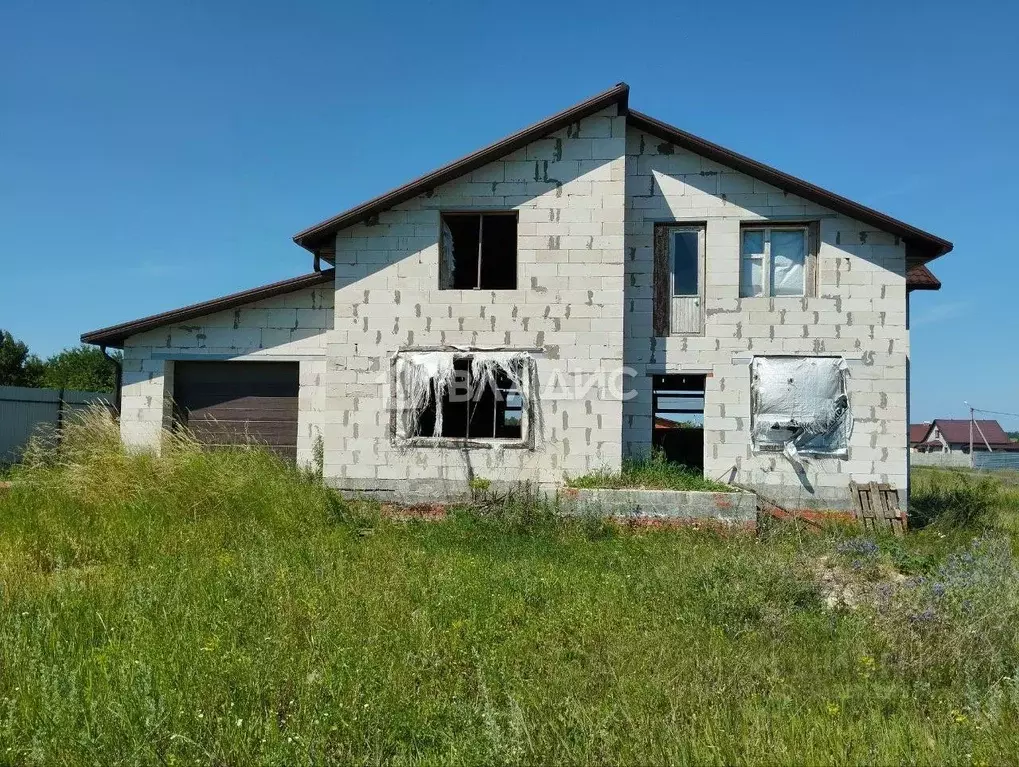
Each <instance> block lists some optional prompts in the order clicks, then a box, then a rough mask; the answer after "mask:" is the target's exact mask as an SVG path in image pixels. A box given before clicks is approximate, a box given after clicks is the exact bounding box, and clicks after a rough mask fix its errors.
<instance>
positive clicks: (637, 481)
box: [567, 451, 732, 493]
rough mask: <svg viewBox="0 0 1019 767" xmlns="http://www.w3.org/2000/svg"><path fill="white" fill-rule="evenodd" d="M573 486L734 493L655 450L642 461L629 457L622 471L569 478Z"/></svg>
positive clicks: (642, 457) (598, 472)
mask: <svg viewBox="0 0 1019 767" xmlns="http://www.w3.org/2000/svg"><path fill="white" fill-rule="evenodd" d="M567 484H568V485H569V486H570V487H584V488H597V487H604V488H613V489H619V488H642V489H647V490H702V491H704V490H706V491H711V492H721V493H725V492H732V488H731V487H730V486H728V485H724V484H722V483H721V482H716V481H714V480H712V479H709V478H708V477H705V476H704V474H703V473H702V472H700V471H697V470H696V469H691V468H689V467H687V466H683V465H682V464H678V463H673V462H671V461H669V460H668V459H666V457H665V453H663V452H661V451H654V452H652V453H650V454H649V455H645V456H641V457H639V458H627V459H626V460H624V461H623V467H622V470H621V471H618V472H614V471H597V472H592V473H590V474H584V475H583V476H580V477H567Z"/></svg>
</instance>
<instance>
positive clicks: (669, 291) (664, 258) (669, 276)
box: [651, 221, 708, 338]
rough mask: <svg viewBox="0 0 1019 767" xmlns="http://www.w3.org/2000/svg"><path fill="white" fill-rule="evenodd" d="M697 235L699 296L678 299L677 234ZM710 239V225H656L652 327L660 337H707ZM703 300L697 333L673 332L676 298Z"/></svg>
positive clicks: (667, 223)
mask: <svg viewBox="0 0 1019 767" xmlns="http://www.w3.org/2000/svg"><path fill="white" fill-rule="evenodd" d="M675 232H696V233H697V288H698V292H697V294H696V295H695V296H694V295H690V296H686V295H684V296H677V295H676V290H675V279H676V268H675V267H676V263H675V262H676V254H675V248H674V247H673V245H674V241H673V237H672V235H673V233H675ZM707 239H708V225H707V222H706V221H661V222H657V223H656V224H655V225H654V237H653V250H654V254H653V258H654V262H653V268H652V318H651V322H652V326H653V330H654V334H655V336H656V337H659V338H663V337H666V336H680V337H689V336H700V335H704V304H705V300H706V297H707V277H708V275H707ZM694 297H696V298H698V299H700V302H701V303H700V308H701V316H700V324H699V326H698V328H697V330H692V331H689V332H685V333H682V332H673V330H672V301H673V299H674V298H694Z"/></svg>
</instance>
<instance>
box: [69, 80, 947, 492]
mask: <svg viewBox="0 0 1019 767" xmlns="http://www.w3.org/2000/svg"><path fill="white" fill-rule="evenodd" d="M628 92H629V89H628V87H627V86H626V85H625V84H620V85H618V86H616V87H614V88H612V89H610V90H608V91H606V92H604V93H602V94H599V95H597V96H595V97H593V98H591V99H589V100H587V101H584V102H582V103H580V104H577V105H576V106H574V107H571V108H570V109H567V110H566V111H564V112H561V113H559V114H557V115H555V116H553V117H550V118H548V119H547V120H544V121H542V122H539V123H537V124H535V125H532V126H530V127H528V128H525V129H524V130H522V131H520V132H519V133H516V134H514V135H512V136H510V137H509V138H507V139H504V140H503V141H500V142H498V143H496V144H493V145H491V146H489V147H487V148H485V149H482V150H480V151H478V152H475V153H474V154H471V155H469V156H467V157H464V158H462V159H460V160H457V161H456V162H453V163H451V164H449V165H447V166H445V167H443V168H440V169H438V170H436V171H434V172H432V173H429V174H428V175H426V176H423V177H422V178H420V179H417V180H415V181H412V182H410V183H409V184H407V185H405V186H403V187H400V188H398V189H396V190H394V191H392V192H389V193H387V194H384V195H382V196H380V197H377V198H375V199H373V200H370V201H368V202H366V203H364V204H362V205H359V206H357V207H356V208H353V209H351V210H349V211H346V212H344V213H341V214H339V215H337V216H335V217H334V218H331V219H329V220H328V221H325V222H323V223H321V224H318V225H316V226H313V227H311V228H310V229H307V230H305V231H303V232H301V233H299V234H298V235H297V236H296V237H295V238H294V239H295V241H296V242H297V243H298V244H299V245H301V246H302V247H304V248H306V249H307V250H308V251H310V252H311V253H312V254H313V257H314V262H315V266H316V272H314V273H312V274H309V275H306V276H304V277H299V278H296V279H293V280H287V281H284V282H281V283H276V284H274V285H269V286H266V287H263V288H257V289H255V290H252V291H247V292H245V293H239V294H236V295H233V296H226V297H224V298H219V299H215V300H213V301H210V302H208V303H205V304H199V305H196V306H191V307H187V308H184V309H180V310H176V311H173V312H168V313H166V314H162V315H157V316H155V317H149V318H146V319H142V320H138V321H135V322H130V323H126V324H123V325H118V326H115V327H110V328H106V329H103V330H98V331H94V332H91V333H87V334H85V335H84V336H83V337H82V339H83V340H84V341H86V342H89V343H95V344H99V345H101V346H115V347H123V349H124V370H123V389H122V392H123V401H122V415H121V433H122V436H123V439H124V441H125V443H127V444H129V445H132V446H142V447H147V448H152V449H156V450H158V449H159V443H160V430H161V429H162V428H164V427H169V426H171V425H172V424H174V423H187V424H188V425H190V426H191V427H193V429H194V430H195V431H196V433H197V434H198V435H199V438H201V439H203V440H205V441H208V442H212V443H219V442H231V441H235V440H238V439H243V438H247V437H248V436H253V437H257V438H261V439H263V440H265V441H267V442H269V443H270V444H272V445H274V446H276V448H277V449H278V450H279V451H280V452H282V453H284V454H286V455H288V456H291V457H296V459H297V460H298V461H299V462H301V463H309V462H313V461H315V460H316V456H320V457H321V462H322V468H323V472H324V476H325V478H326V480H327V481H328V482H329V483H330V484H332V485H334V486H337V487H340V488H342V489H345V490H349V491H357V490H363V491H371V492H379V493H384V494H387V495H389V496H390V497H394V498H401V499H413V498H415V497H427V498H433V499H434V498H436V497H442V496H449V495H453V494H456V493H459V492H462V491H463V490H464V488H465V487H466V486H467V482H468V481H469V480H470V479H471V478H473V477H483V478H487V479H491V480H494V481H495V482H496V483H501V484H509V483H514V482H521V481H526V482H530V483H531V484H532V485H533V486H537V487H541V488H547V489H553V488H555V487H558V486H559V485H560V484H561V483H562V481H563V477H564V474H568V475H580V474H584V473H586V472H589V471H592V470H597V469H609V470H618V469H619V467H620V465H621V462H622V459H623V458H624V457H625V456H631V455H638V454H642V453H645V452H647V451H648V450H649V449H650V448H651V446H652V443H653V432H654V431H655V429H654V423H655V417H656V415H658V416H660V415H661V414H660V413H657V412H656V408H657V407H659V406H656V403H660V402H662V401H664V400H668V399H670V398H675V397H678V398H679V399H680V400H682V404H683V407H680V408H678V410H679V411H682V412H683V413H684V415H685V416H687V417H689V416H690V414H691V413H693V415H695V416H696V418H692V419H691V420H693V422H694V423H695V424H696V423H703V428H699V429H698V428H694V429H691V430H690V431H692V432H694V434H695V437H696V439H697V440H698V441H697V442H696V452H697V458H699V459H700V460H699V464H700V465H702V466H703V470H704V472H705V474H706V475H708V476H711V477H716V478H723V479H725V480H728V481H734V482H737V483H739V484H742V485H745V486H750V487H754V488H757V489H758V490H760V491H761V492H762V493H764V494H766V495H767V496H768V497H770V498H772V499H775V500H778V501H780V502H784V503H787V504H790V505H795V506H797V507H831V508H837V507H844V506H845V505H847V504H848V503H849V494H848V492H847V486H848V483H849V482H850V480H857V481H871V480H874V481H884V482H890V483H892V484H895V485H898V486H899V487H905V486H906V480H907V467H908V441H907V430H906V427H907V423H908V420H907V389H908V386H907V377H908V372H907V371H908V364H909V332H908V292H909V291H910V290H913V289H937V288H938V287H939V286H940V283H938V281H937V279H936V278H935V277H934V276H933V275H932V274H931V273H930V272H929V271H928V270H927V268H926V266H925V265H926V264H927V263H928V262H930V261H931V260H933V259H935V258H937V257H939V256H941V255H944V254H945V253H947V252H948V251H949V250H951V248H952V245H951V243H949V242H946V241H945V240H943V239H940V238H938V237H936V236H934V235H931V234H928V233H926V232H923V231H921V230H919V229H917V228H915V227H913V226H910V225H908V224H905V223H903V222H901V221H897V220H896V219H894V218H891V217H889V216H887V215H885V214H883V213H879V212H877V211H875V210H872V209H870V208H867V207H865V206H863V205H860V204H858V203H855V202H851V201H850V200H847V199H845V198H844V197H840V196H838V195H836V194H833V193H832V192H828V191H825V190H823V189H821V188H819V187H817V186H814V185H812V184H810V183H808V182H806V181H802V180H800V179H797V178H794V177H792V176H789V175H787V174H784V173H782V172H780V171H777V170H775V169H773V168H770V167H768V166H766V165H763V164H761V163H758V162H756V161H754V160H751V159H749V158H747V157H744V156H742V155H738V154H736V153H734V152H731V151H729V150H727V149H723V148H722V147H719V146H717V145H715V144H712V143H709V142H707V141H705V140H703V139H700V138H697V137H695V136H692V135H690V134H688V133H685V132H684V131H681V130H679V129H678V128H674V127H672V126H669V125H666V124H665V123H662V122H660V121H658V120H656V119H654V118H652V117H649V116H647V115H644V114H641V113H640V112H637V111H635V110H632V109H630V108H629V106H628V100H627V99H628ZM323 263H324V264H327V265H328V266H329V267H330V268H329V269H327V270H324V271H318V268H319V265H320V264H323ZM624 373H625V374H624ZM465 392H467V393H469V396H467V397H466V399H467V400H469V401H467V402H464V401H463V400H464V399H465V397H464V396H463V395H464V393H465ZM670 392H673V393H675V392H678V394H670ZM479 393H480V394H479ZM471 395H478V396H471ZM627 395H630V396H627ZM684 420H685V418H684ZM687 447H689V445H687Z"/></svg>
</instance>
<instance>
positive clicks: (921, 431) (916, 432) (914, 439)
mask: <svg viewBox="0 0 1019 767" xmlns="http://www.w3.org/2000/svg"><path fill="white" fill-rule="evenodd" d="M930 430H931V425H930V424H929V423H911V424H910V425H909V444H911V445H913V446H916V445H919V444H920V443H921V442H923V439H924V437H926V436H927V432H929V431H930Z"/></svg>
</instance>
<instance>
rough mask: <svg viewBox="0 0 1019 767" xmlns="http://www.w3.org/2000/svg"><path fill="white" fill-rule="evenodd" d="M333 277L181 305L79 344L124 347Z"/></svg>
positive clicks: (305, 278) (92, 334) (329, 273)
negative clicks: (151, 334)
mask: <svg viewBox="0 0 1019 767" xmlns="http://www.w3.org/2000/svg"><path fill="white" fill-rule="evenodd" d="M334 276H335V272H334V270H332V269H324V270H322V271H321V272H312V273H311V274H304V275H301V276H300V277H293V278H291V279H289V280H281V281H280V282H274V283H271V284H269V285H261V286H259V287H257V288H251V289H250V290H244V291H241V292H240V293H231V294H230V295H227V296H220V297H219V298H214V299H212V300H210V301H203V302H201V303H197V304H191V305H189V306H182V307H181V308H179V309H171V310H170V311H168V312H162V313H160V314H153V315H151V316H148V317H142V318H141V319H138V320H131V321H130V322H122V323H120V324H119V325H111V326H110V327H107V328H100V329H99V330H92V331H89V332H88V333H83V334H82V335H81V342H82V343H85V344H95V345H96V346H102V347H108V348H114V349H120V348H123V345H124V341H126V340H127V339H128V338H130V337H131V336H134V335H137V334H139V333H144V332H145V331H147V330H154V329H156V328H159V327H163V326H165V325H171V324H173V323H176V322H185V321H187V320H191V319H195V318H196V317H203V316H205V315H208V314H214V313H215V312H222V311H225V310H228V309H236V308H237V307H239V306H243V305H244V304H249V303H251V302H253V301H260V300H263V299H266V298H274V297H276V296H281V295H284V294H286V293H293V292H294V291H297V290H303V289H304V288H311V287H315V286H317V285H325V284H327V283H329V282H332V281H333V279H334Z"/></svg>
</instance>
